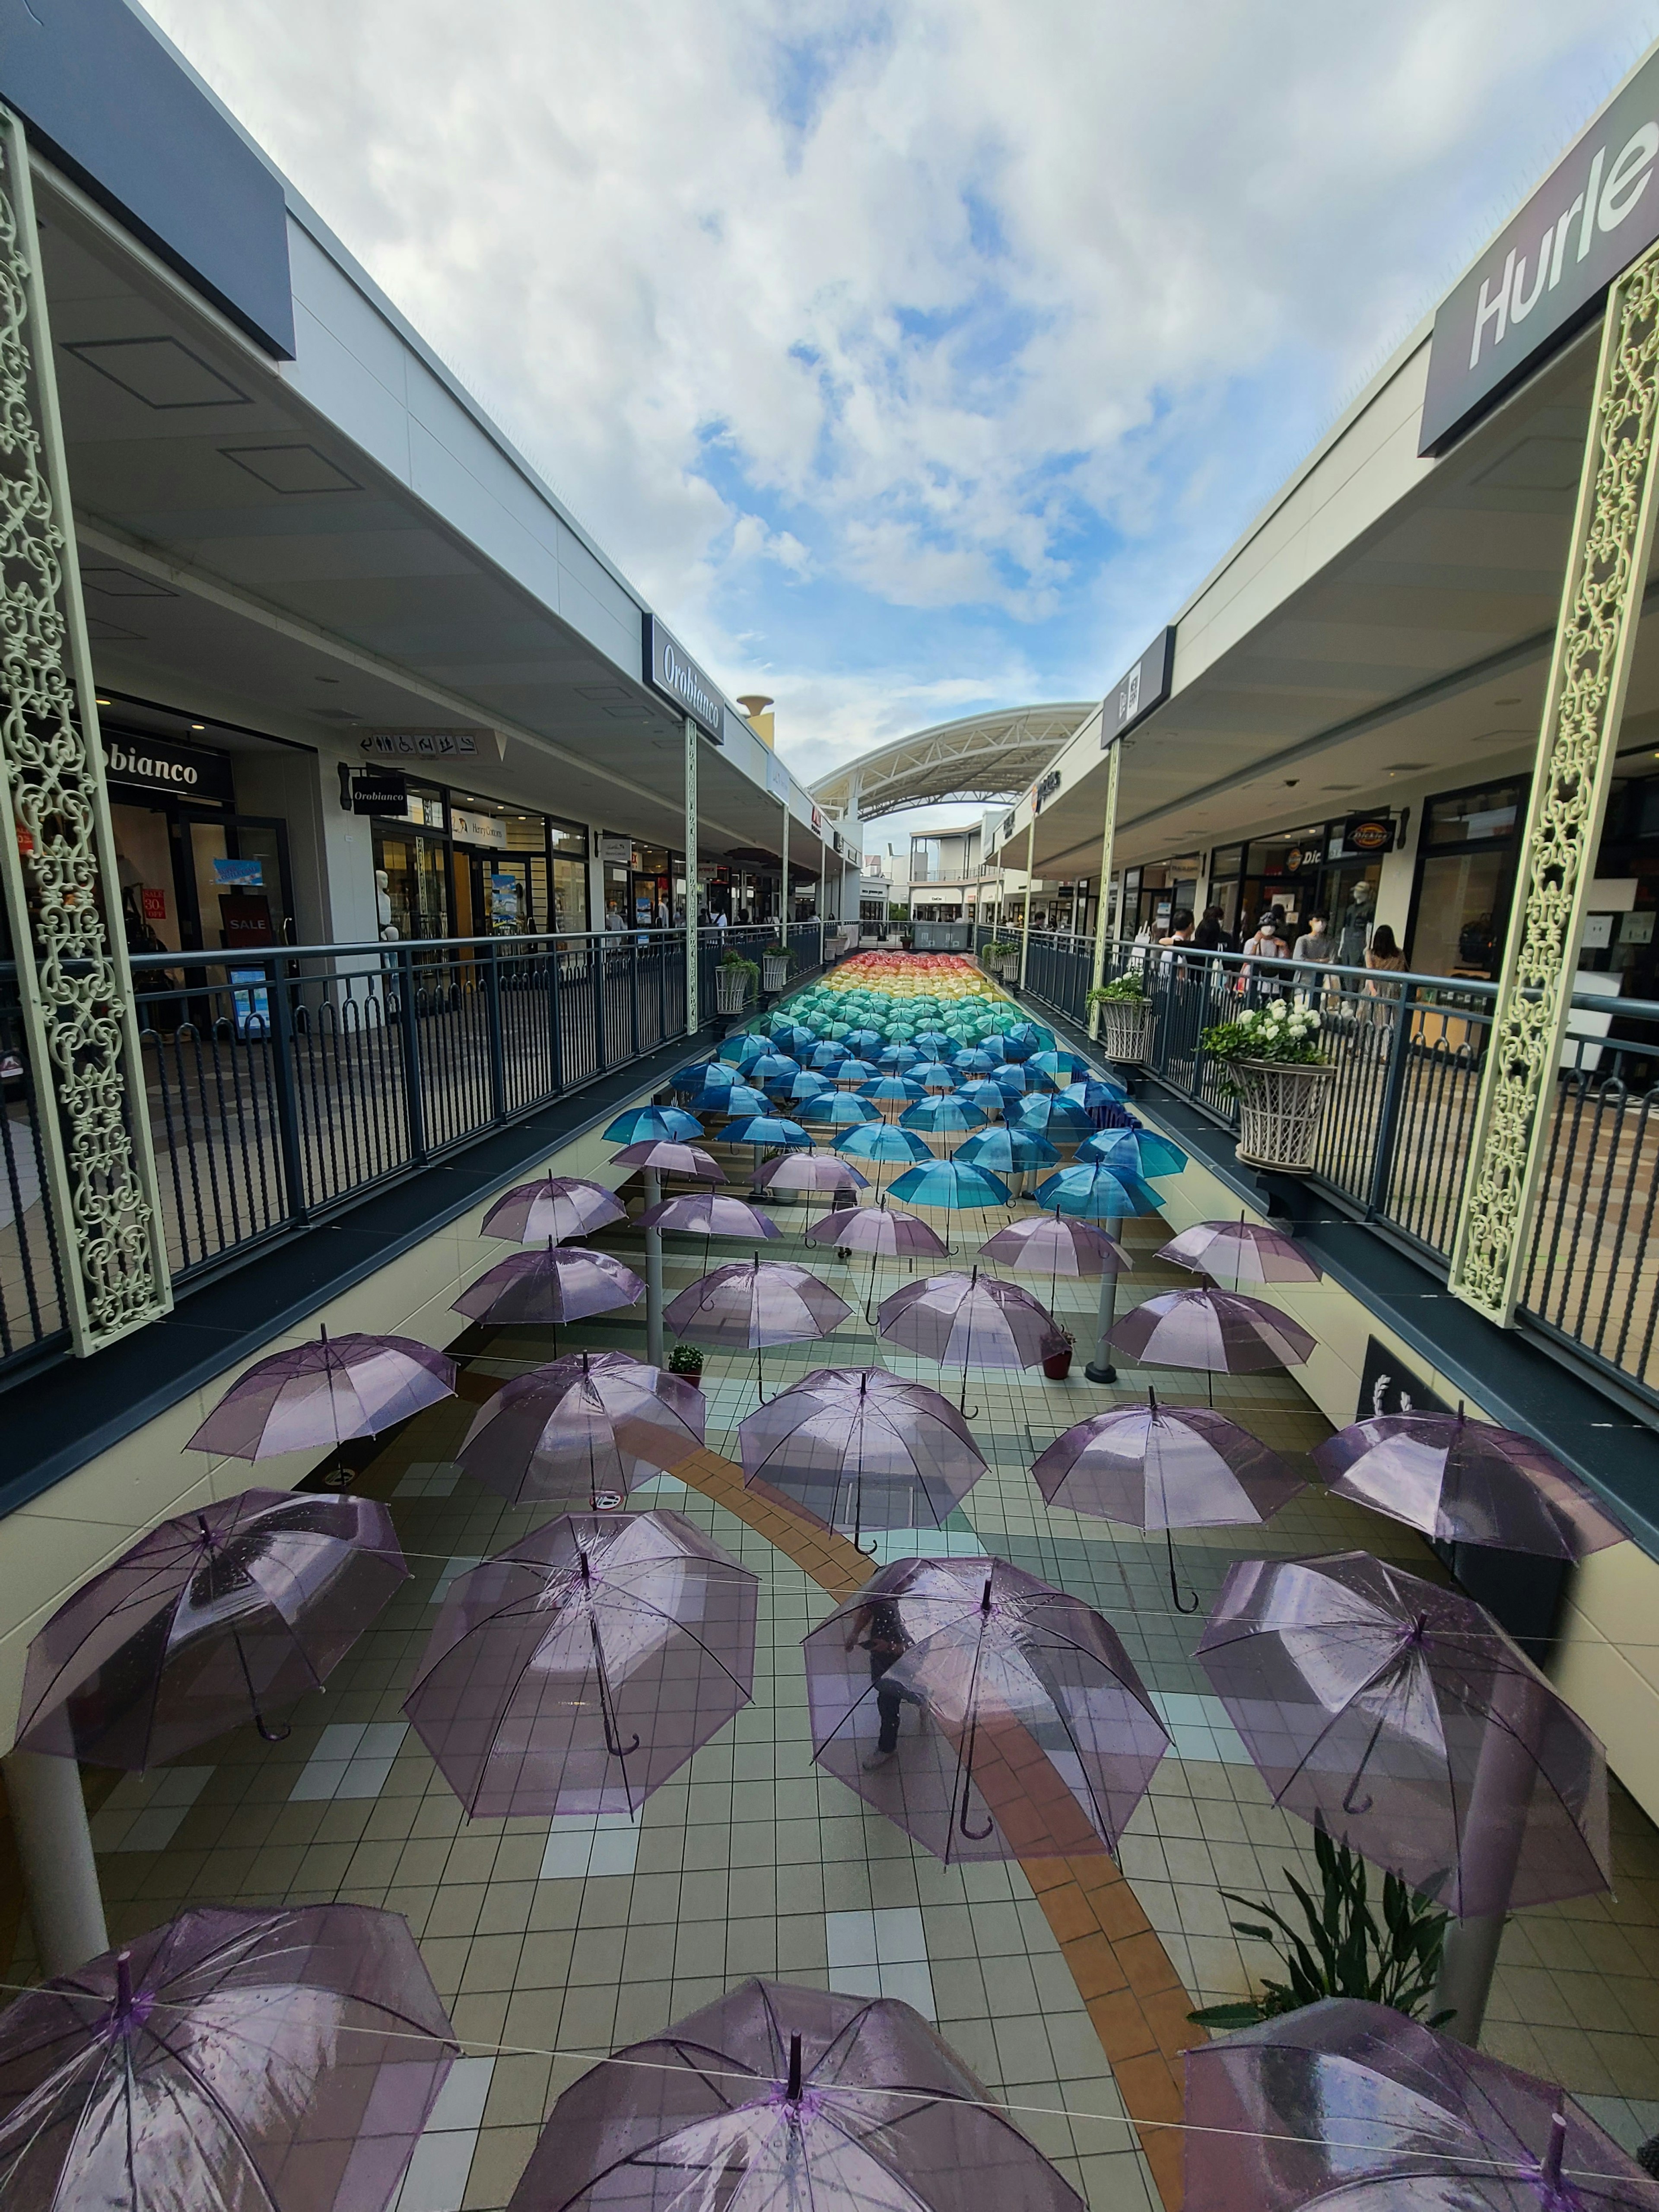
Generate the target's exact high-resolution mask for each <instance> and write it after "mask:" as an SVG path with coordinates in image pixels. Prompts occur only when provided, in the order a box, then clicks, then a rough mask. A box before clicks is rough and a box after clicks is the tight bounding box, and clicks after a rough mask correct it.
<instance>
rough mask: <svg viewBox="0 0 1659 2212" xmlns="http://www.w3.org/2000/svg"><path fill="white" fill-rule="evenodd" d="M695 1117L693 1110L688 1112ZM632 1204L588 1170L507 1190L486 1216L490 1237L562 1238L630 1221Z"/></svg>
mask: <svg viewBox="0 0 1659 2212" xmlns="http://www.w3.org/2000/svg"><path fill="white" fill-rule="evenodd" d="M685 1118H686V1120H687V1121H690V1118H691V1117H690V1115H689V1114H688V1115H686V1117H685ZM627 1218H628V1209H627V1207H626V1206H623V1205H621V1204H620V1203H619V1202H618V1200H617V1194H616V1193H615V1191H613V1190H607V1189H606V1188H605V1185H604V1184H603V1183H602V1182H588V1181H587V1179H586V1176H554V1175H550V1176H542V1177H541V1178H540V1180H539V1181H538V1182H521V1183H518V1184H516V1185H515V1186H514V1187H513V1189H511V1190H508V1191H503V1192H502V1194H501V1196H500V1197H499V1198H498V1199H497V1200H495V1204H494V1206H491V1207H490V1209H489V1212H488V1213H486V1214H485V1216H484V1218H483V1228H482V1229H481V1231H479V1233H480V1235H481V1236H484V1237H507V1238H510V1239H511V1240H512V1242H513V1243H515V1244H546V1243H549V1242H551V1243H555V1244H562V1243H564V1240H565V1238H566V1237H587V1236H591V1235H592V1232H593V1231H594V1230H596V1229H605V1228H608V1227H609V1226H610V1225H611V1222H613V1221H626V1220H627Z"/></svg>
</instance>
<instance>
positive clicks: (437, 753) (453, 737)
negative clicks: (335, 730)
mask: <svg viewBox="0 0 1659 2212" xmlns="http://www.w3.org/2000/svg"><path fill="white" fill-rule="evenodd" d="M491 735H493V732H490V731H489V730H371V731H370V732H368V735H367V736H366V737H363V738H359V739H358V741H357V742H358V743H359V744H360V745H361V746H362V749H363V750H364V751H365V752H366V753H396V754H399V755H402V756H404V757H410V756H414V755H418V756H419V757H421V758H422V759H423V760H442V759H445V758H454V757H461V758H466V757H470V756H471V755H472V754H475V753H477V751H478V750H479V744H478V740H479V739H480V738H487V737H490V736H491Z"/></svg>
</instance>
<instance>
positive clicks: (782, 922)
mask: <svg viewBox="0 0 1659 2212" xmlns="http://www.w3.org/2000/svg"><path fill="white" fill-rule="evenodd" d="M789 919H790V909H789V785H788V782H787V780H786V781H785V783H784V787H783V880H782V882H781V884H780V885H779V886H778V942H779V944H780V945H787V944H788V942H789Z"/></svg>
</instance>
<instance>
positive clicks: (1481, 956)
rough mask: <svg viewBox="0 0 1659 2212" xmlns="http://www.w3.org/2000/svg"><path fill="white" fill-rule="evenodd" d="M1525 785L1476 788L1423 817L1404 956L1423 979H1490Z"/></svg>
mask: <svg viewBox="0 0 1659 2212" xmlns="http://www.w3.org/2000/svg"><path fill="white" fill-rule="evenodd" d="M1526 798H1527V786H1526V784H1525V783H1524V782H1516V783H1506V784H1494V785H1478V786H1475V787H1472V788H1470V789H1468V790H1467V791H1452V792H1446V793H1443V794H1442V795H1441V796H1440V797H1439V798H1436V799H1430V800H1429V801H1428V803H1427V805H1426V807H1425V811H1424V817H1423V836H1422V841H1421V843H1420V846H1419V854H1418V863H1417V884H1416V889H1415V891H1414V894H1413V900H1412V925H1411V931H1410V947H1409V954H1408V957H1409V958H1410V961H1411V964H1412V966H1413V968H1415V969H1418V970H1419V972H1421V973H1422V974H1424V975H1459V976H1468V977H1469V978H1471V979H1472V980H1480V981H1491V980H1492V978H1493V977H1494V976H1495V975H1497V973H1498V966H1499V963H1501V961H1502V959H1503V957H1504V937H1505V934H1506V933H1507V931H1508V927H1509V919H1510V902H1511V900H1512V898H1513V896H1514V892H1515V874H1516V860H1517V854H1518V848H1519V844H1520V832H1521V819H1522V811H1523V809H1524V807H1525V805H1526Z"/></svg>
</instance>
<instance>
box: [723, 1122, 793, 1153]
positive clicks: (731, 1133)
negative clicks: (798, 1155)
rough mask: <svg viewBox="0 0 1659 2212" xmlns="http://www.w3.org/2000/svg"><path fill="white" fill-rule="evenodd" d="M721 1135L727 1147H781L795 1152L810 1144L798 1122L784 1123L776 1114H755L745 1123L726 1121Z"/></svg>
mask: <svg viewBox="0 0 1659 2212" xmlns="http://www.w3.org/2000/svg"><path fill="white" fill-rule="evenodd" d="M722 1137H723V1139H724V1141H725V1142H726V1144H728V1145H782V1146H787V1148H788V1149H790V1150H792V1151H797V1152H798V1151H799V1149H800V1147H801V1146H803V1145H805V1146H809V1147H810V1146H811V1142H812V1139H811V1137H810V1136H809V1135H808V1134H807V1133H806V1131H805V1129H803V1128H802V1127H801V1125H800V1123H799V1121H785V1120H783V1118H782V1117H781V1115H777V1114H755V1115H750V1118H749V1120H748V1121H728V1122H727V1124H726V1127H725V1129H724V1130H723V1132H722Z"/></svg>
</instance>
